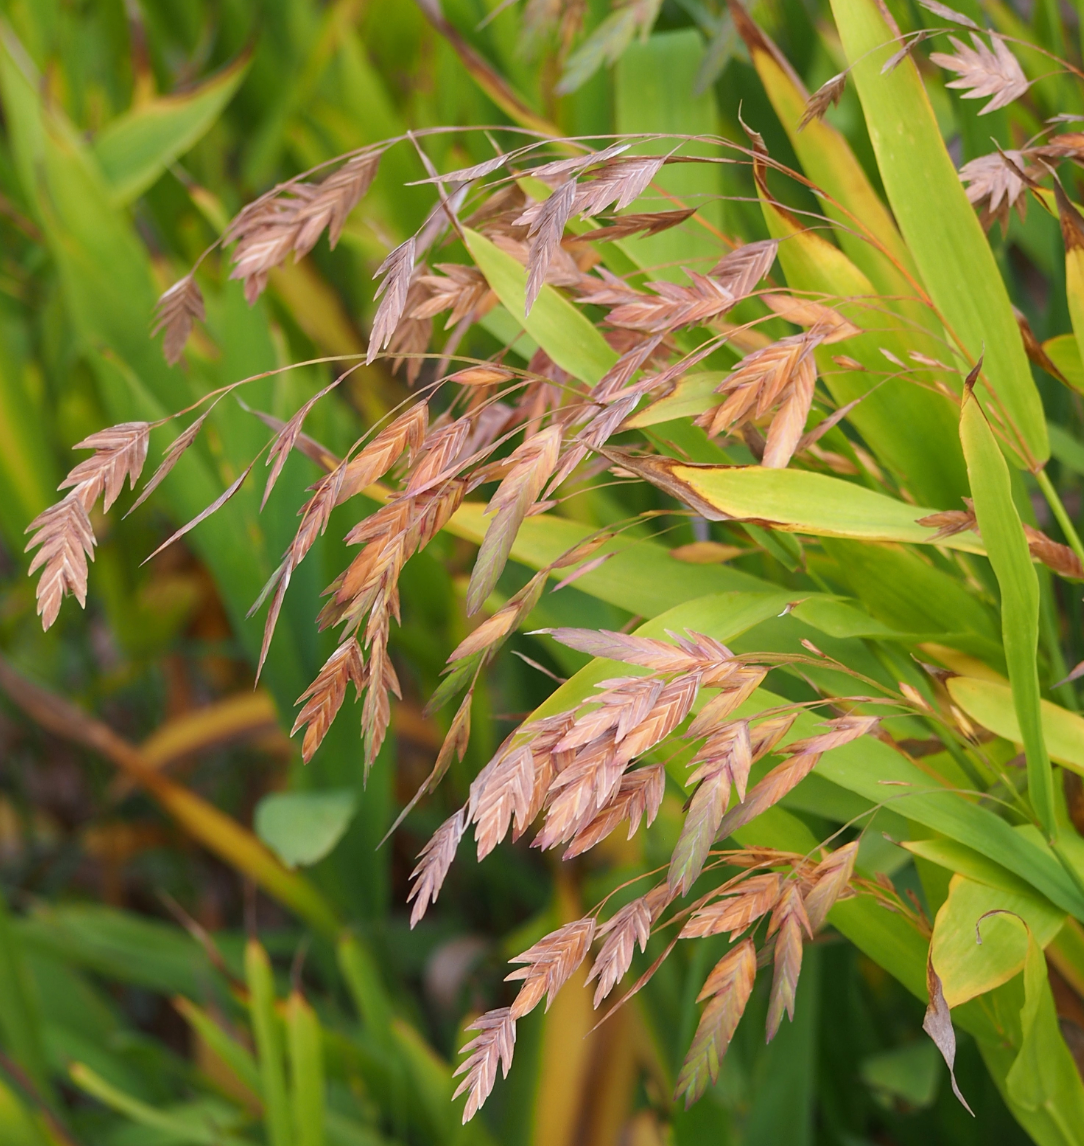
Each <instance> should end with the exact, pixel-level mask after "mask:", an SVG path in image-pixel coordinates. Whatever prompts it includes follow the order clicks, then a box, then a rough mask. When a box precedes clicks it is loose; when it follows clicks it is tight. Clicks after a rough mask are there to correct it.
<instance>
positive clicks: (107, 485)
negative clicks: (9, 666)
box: [25, 422, 150, 629]
mask: <svg viewBox="0 0 1084 1146" xmlns="http://www.w3.org/2000/svg"><path fill="white" fill-rule="evenodd" d="M149 433H150V426H149V425H148V424H147V423H146V422H123V423H121V424H120V425H117V426H111V427H110V428H109V429H107V430H101V431H99V432H98V433H96V434H91V435H90V437H88V438H84V439H83V441H81V442H78V443H77V444H76V445H75V446H74V447H73V449H77V450H93V451H94V454H93V455H92V456H91V457H89V458H86V459H84V460H83V461H81V462H79V463H78V464H77V465H76V466H75V467H74V468H73V469H72V470H71V471H70V472H69V474H68V476H67V477H66V478H65V479H64V480H63V481H62V482H61V483H60V487H59V488H60V489H70V490H71V492H70V493H69V494H67V495H66V496H65V497H63V498H62V499H61V500H60V501H59V502H57V503H56V504H55V505H52V506H50V507H49V508H48V509H47V510H45V511H44V512H42V513H39V514H38V516H37V517H36V518H34V520H33V521H32V522H31V523H30V524H29V525H28V526H27V527H26V532H27V533H30V534H32V536H31V538H30V540H29V541H28V542H27V545H26V550H25V552H27V553H29V552H30V551H31V550H32V549H38V547H39V546H40V547H41V548H40V549H38V552H37V553H36V554H34V559H33V560H32V561H31V563H30V570H29V572H30V573H31V574H34V573H36V572H37V570H38V569H42V575H41V577H40V578H39V580H38V587H37V601H38V615H39V616H40V617H41V621H42V627H43V628H45V629H48V628H49V627H50V626H51V625H52V624H53V622H54V621H55V620H56V618H57V615H58V614H59V612H60V604H61V602H62V601H63V599H64V598H65V597H66V596H67V595H68V594H69V593H71V594H73V595H74V597H75V599H76V600H77V601H78V602H79V604H80V605H81V606H85V605H86V599H87V574H88V569H87V558H88V557H90V558H91V559H92V560H93V558H94V546H95V544H96V542H95V538H94V530H93V528H92V527H91V524H90V517H89V516H88V514H89V511H90V510H91V509H92V508H93V506H94V503H95V502H96V501H97V500H98V498H99V497H102V498H103V505H104V508H105V509H106V510H108V509H109V508H110V506H111V505H112V504H113V502H114V501H116V499H117V498H118V497H119V496H120V492H121V490H122V489H123V488H124V479H125V478H126V477H127V478H128V479H129V481H130V483H131V485H132V488H133V489H134V488H135V483H136V481H137V480H138V478H139V475H140V474H141V473H142V472H143V463H144V461H145V460H146V457H147V443H148V438H149Z"/></svg>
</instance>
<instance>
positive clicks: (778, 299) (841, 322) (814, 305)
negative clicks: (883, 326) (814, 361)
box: [760, 293, 862, 344]
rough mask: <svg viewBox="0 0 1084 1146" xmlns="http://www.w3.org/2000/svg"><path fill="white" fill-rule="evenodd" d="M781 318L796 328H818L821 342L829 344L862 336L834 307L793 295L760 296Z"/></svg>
mask: <svg viewBox="0 0 1084 1146" xmlns="http://www.w3.org/2000/svg"><path fill="white" fill-rule="evenodd" d="M760 297H761V298H762V299H763V301H764V302H766V303H767V304H768V306H770V307H771V308H772V310H774V311H775V313H776V314H778V315H779V316H780V317H781V318H785V319H786V320H787V322H793V323H794V324H795V326H808V327H814V328H816V331H817V334H818V336H819V337H820V341H821V342H823V343H825V344H827V343H830V342H841V341H843V339H845V338H853V337H854V336H855V335H856V334H861V333H862V332H861V330H860V329H859V328H858V327H857V326H855V325H854V323H853V322H851V321H850V320H849V319H847V318H844V316H843V315H842V314H840V313H839V311H838V310H836V309H835V308H833V307H830V306H825V305H824V303H821V302H815V301H814V300H813V299H810V298H799V297H797V296H795V295H791V294H774V293H773V294H764V295H761V296H760Z"/></svg>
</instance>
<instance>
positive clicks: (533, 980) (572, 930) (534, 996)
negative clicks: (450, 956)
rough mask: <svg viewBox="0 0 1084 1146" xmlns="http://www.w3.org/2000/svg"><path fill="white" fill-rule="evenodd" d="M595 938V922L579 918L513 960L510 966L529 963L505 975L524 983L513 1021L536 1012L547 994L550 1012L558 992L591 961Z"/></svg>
mask: <svg viewBox="0 0 1084 1146" xmlns="http://www.w3.org/2000/svg"><path fill="white" fill-rule="evenodd" d="M594 936H595V921H594V919H593V918H591V917H590V916H588V917H587V918H586V919H577V920H575V922H573V923H566V924H565V925H564V927H559V928H558V929H557V930H556V931H552V932H550V934H549V935H547V936H545V937H544V938H543V939H540V940H539V941H538V942H537V943H536V944H534V946H533V947H529V948H528V949H527V950H526V951H524V952H523V953H522V954H520V955H517V956H516V957H515V958H514V959H510V960H509V962H510V963H526V964H527V966H525V967H520V968H518V969H517V970H515V971H513V972H511V974H509V975H506V976H505V980H506V982H516V981H522V982H523V986H522V987H520V989H519V994H518V995H517V996H516V1001H515V1002H514V1003H513V1004H512V1008H511V1013H512V1018H513V1019H522V1018H523V1016H524V1015H526V1014H529V1013H530V1012H531V1011H533V1010H534V1009H535V1007H537V1006H538V1004H539V1003H540V1002H541V1001H542V997H543V995H545V996H547V998H546V1010H547V1011H548V1010H549V1008H550V1004H551V1003H552V1002H553V1000H554V997H555V996H556V994H557V992H558V991H559V990H560V989H561V988H562V987H563V986H564V985H565V983H567V982H568V980H569V977H570V976H571V975H572V973H573V971H575V970H576V968H577V967H579V965H580V964H581V963H582V962H583V961H584V959H586V958H587V952H588V951H589V950H590V949H591V940H592V939H593V938H594Z"/></svg>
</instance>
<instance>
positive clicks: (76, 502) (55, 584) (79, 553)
mask: <svg viewBox="0 0 1084 1146" xmlns="http://www.w3.org/2000/svg"><path fill="white" fill-rule="evenodd" d="M27 532H28V533H33V536H32V537H31V539H30V541H29V542H28V543H27V546H26V552H30V550H31V549H34V548H36V547H37V546H39V545H40V546H41V548H40V549H39V550H38V552H37V553H35V554H34V559H33V561H31V563H30V573H31V575H33V574H34V573H35V572H36V571H37V570H38V569H41V570H42V574H41V577H40V578H39V579H38V586H37V601H38V616H39V617H41V624H42V628H43V629H48V628H50V627H51V626H52V624H53V622H54V621H55V620H56V618H57V614H58V613H59V612H60V604H61V602H62V601H63V600H64V598H65V597H66V596H67V595H68V594H69V593H71V594H72V595H73V596H74V597H75V599H76V600H77V601H78V602H79V604H80V606H85V605H86V602H87V574H88V570H87V558H88V557H90V558H91V559H92V560H93V558H94V545H95V539H94V530H93V529H92V527H91V524H90V518H89V517H88V516H87V511H86V508H85V507H84V505H83V502H82V499H81V498H80V497H79V491H78V489H76V490H73V491H72V492H71V493H70V494H68V496H67V497H65V498H63V499H62V500H61V501H58V502H57V503H56V504H55V505H51V506H50V507H49V508H48V509H47V510H45V511H44V512H42V513H39V514H38V516H37V517H35V518H34V520H33V521H32V522H31V523H30V524H29V525H28V526H27Z"/></svg>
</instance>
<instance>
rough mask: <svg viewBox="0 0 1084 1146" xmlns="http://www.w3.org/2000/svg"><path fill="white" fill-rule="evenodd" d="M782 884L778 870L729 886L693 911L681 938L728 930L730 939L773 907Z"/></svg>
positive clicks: (719, 933)
mask: <svg viewBox="0 0 1084 1146" xmlns="http://www.w3.org/2000/svg"><path fill="white" fill-rule="evenodd" d="M782 887H783V881H782V876H780V875H779V873H778V872H774V871H771V872H765V873H764V874H762V875H752V876H748V877H747V878H745V879H743V880H742V881H741V882H740V883H738V884H736V885H735V886H734V887H732V888H729V889H728V890H727V892H726V894H725V897H724V898H722V899H717V900H715V901H714V902H711V903H708V904H706V905H705V906H703V907H701V908H699V909H698V910H697V911H696V912H694V914H693V915H692V917H691V918H690V919H689V921H688V922H687V923H686V924H685V926H684V927H683V928H682V929H681V938H682V939H698V938H702V937H704V936H707V935H721V934H723V933H724V932H729V933H730V938H731V940H733V939H734V938H735V937H736V936H738V935H740V934H741V933H742V932H743V931H746V930H748V929H749V928H750V927H751V926H752V925H753V924H754V923H756V921H757V920H758V919H761V918H762V917H763V916H765V915H767V914H768V912H769V911H771V910H772V908H773V907H775V905H776V902H777V901H778V899H779V893H780V891H781V890H782Z"/></svg>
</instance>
